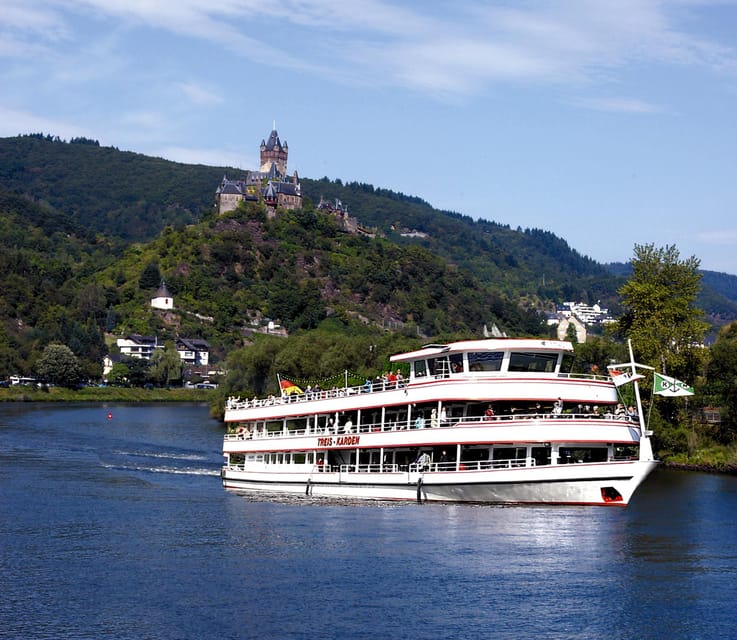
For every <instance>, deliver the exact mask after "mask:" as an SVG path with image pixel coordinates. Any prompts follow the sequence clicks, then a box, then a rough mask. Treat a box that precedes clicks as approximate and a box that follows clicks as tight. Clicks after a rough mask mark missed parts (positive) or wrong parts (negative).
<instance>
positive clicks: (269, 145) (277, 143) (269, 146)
mask: <svg viewBox="0 0 737 640" xmlns="http://www.w3.org/2000/svg"><path fill="white" fill-rule="evenodd" d="M261 146H262V147H265V148H266V150H267V151H273V150H274V149H277V150H278V151H281V150H282V149H286V148H287V141H286V140H285V141H284V145H282V143H281V140H279V134H278V133H277V131H276V129H272V131H271V133H270V134H269V140H268V142H264V141H263V140H262V141H261Z"/></svg>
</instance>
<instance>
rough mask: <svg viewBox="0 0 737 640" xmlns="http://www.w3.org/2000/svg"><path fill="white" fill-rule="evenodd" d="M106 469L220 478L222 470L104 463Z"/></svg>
mask: <svg viewBox="0 0 737 640" xmlns="http://www.w3.org/2000/svg"><path fill="white" fill-rule="evenodd" d="M102 466H103V467H104V468H106V469H112V470H114V471H137V472H144V473H168V474H172V475H185V476H219V475H220V468H219V467H218V468H217V469H207V468H204V467H199V468H192V467H161V466H148V465H141V464H138V465H136V464H113V463H103V465H102Z"/></svg>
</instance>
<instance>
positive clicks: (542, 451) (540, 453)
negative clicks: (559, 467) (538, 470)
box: [530, 446, 550, 467]
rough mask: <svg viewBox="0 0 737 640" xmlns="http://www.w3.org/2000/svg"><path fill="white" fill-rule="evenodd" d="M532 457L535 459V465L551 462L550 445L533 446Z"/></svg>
mask: <svg viewBox="0 0 737 640" xmlns="http://www.w3.org/2000/svg"><path fill="white" fill-rule="evenodd" d="M530 457H531V458H532V459H533V460H534V461H535V466H536V467H539V466H542V465H546V464H550V447H549V446H547V447H532V449H531V450H530Z"/></svg>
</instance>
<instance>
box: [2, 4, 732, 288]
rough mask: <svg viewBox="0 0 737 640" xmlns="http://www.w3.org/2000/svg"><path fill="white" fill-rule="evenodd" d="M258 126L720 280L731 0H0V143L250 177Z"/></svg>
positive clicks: (433, 196)
mask: <svg viewBox="0 0 737 640" xmlns="http://www.w3.org/2000/svg"><path fill="white" fill-rule="evenodd" d="M273 122H276V126H277V129H278V131H279V134H280V137H281V139H282V141H284V140H286V141H287V142H288V144H289V151H290V153H289V167H288V168H289V171H292V170H294V169H296V170H297V171H298V172H299V174H300V175H301V176H304V177H310V178H320V177H322V176H328V177H330V178H340V179H342V180H343V181H352V180H357V181H359V182H366V183H371V184H373V185H375V186H378V187H385V188H389V189H393V190H396V191H401V192H403V193H406V194H408V195H415V196H419V197H421V198H424V199H425V200H427V201H428V202H430V203H431V204H432V205H434V206H436V207H438V208H442V209H449V210H453V211H459V212H461V213H464V214H467V215H470V216H472V217H474V218H485V219H487V220H493V221H495V222H499V223H502V224H509V225H510V226H511V227H513V228H516V227H518V226H519V227H522V228H527V227H536V228H540V229H545V230H548V231H552V232H553V233H555V234H556V235H558V236H561V237H562V238H564V239H565V240H567V241H568V243H569V244H570V245H571V246H572V247H573V248H574V249H576V250H578V251H579V252H581V253H583V254H584V255H588V256H590V257H592V258H594V259H595V260H598V261H601V262H608V261H627V260H629V259H630V258H631V257H632V255H633V248H634V245H635V244H636V243H639V244H645V243H654V244H655V245H656V246H665V245H669V244H674V245H676V247H677V248H678V250H679V251H680V253H681V256H682V257H684V258H685V257H689V256H692V255H694V256H696V257H697V258H699V259H700V260H701V265H702V267H703V268H705V269H711V270H715V271H724V272H727V273H732V274H737V216H736V215H735V212H737V176H736V175H735V174H736V171H735V169H736V168H737V162H736V161H735V160H736V158H737V0H723V1H719V0H714V1H711V0H669V1H668V0H664V1H660V2H658V1H654V0H653V1H650V0H617V1H614V2H609V1H606V0H568V1H557V0H550V1H535V0H520V1H517V2H514V1H512V0H508V1H506V2H504V1H501V0H498V1H497V0H493V1H489V2H482V1H475V2H471V1H464V0H459V1H454V2H440V1H436V0H427V1H422V2H420V1H417V2H382V1H377V0H361V1H352V0H282V1H281V2H277V3H268V2H263V1H259V2H256V1H252V0H220V1H219V2H212V1H211V0H176V1H175V2H171V1H169V2H163V1H161V0H59V1H54V0H46V1H36V0H22V1H21V0H0V136H13V135H17V134H20V133H30V132H43V133H51V134H54V135H58V136H60V137H62V138H64V139H69V138H71V137H76V136H86V137H89V138H94V139H97V140H99V141H100V143H101V144H103V145H111V146H115V147H118V148H119V149H122V150H130V151H135V152H139V153H144V154H147V155H154V156H160V157H164V158H168V159H171V160H177V161H181V162H187V163H201V164H212V165H230V166H236V167H240V168H244V169H250V168H257V165H258V145H259V143H260V142H261V140H262V139H263V138H266V137H268V134H269V131H270V130H271V127H272V123H273ZM215 187H216V185H213V191H214V189H215ZM346 204H348V206H349V208H350V202H348V203H346Z"/></svg>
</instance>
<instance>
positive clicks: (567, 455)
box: [558, 446, 609, 464]
mask: <svg viewBox="0 0 737 640" xmlns="http://www.w3.org/2000/svg"><path fill="white" fill-rule="evenodd" d="M608 459H609V448H608V447H606V446H601V447H561V448H560V450H559V451H558V464H574V463H579V462H581V463H583V462H606V461H607V460H608Z"/></svg>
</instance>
